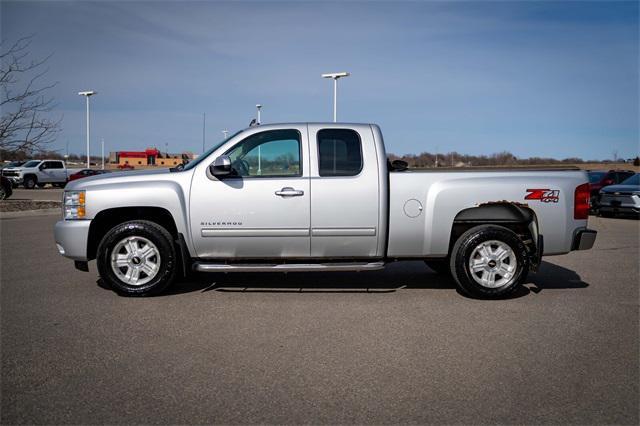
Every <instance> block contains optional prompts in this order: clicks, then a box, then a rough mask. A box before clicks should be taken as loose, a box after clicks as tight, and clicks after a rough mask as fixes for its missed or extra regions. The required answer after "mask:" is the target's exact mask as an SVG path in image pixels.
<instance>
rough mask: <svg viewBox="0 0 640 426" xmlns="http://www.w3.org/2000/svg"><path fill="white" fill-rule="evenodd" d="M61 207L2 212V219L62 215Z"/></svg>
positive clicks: (0, 217)
mask: <svg viewBox="0 0 640 426" xmlns="http://www.w3.org/2000/svg"><path fill="white" fill-rule="evenodd" d="M61 211H62V210H61V209H60V207H57V208H54V209H39V210H23V211H19V212H0V219H16V218H19V217H33V216H50V215H54V214H57V215H62V213H61Z"/></svg>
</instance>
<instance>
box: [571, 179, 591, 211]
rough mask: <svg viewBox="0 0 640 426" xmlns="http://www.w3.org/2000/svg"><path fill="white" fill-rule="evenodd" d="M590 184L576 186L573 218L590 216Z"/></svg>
mask: <svg viewBox="0 0 640 426" xmlns="http://www.w3.org/2000/svg"><path fill="white" fill-rule="evenodd" d="M590 196H591V194H590V191H589V184H588V183H583V184H582V185H579V186H578V187H576V192H575V196H574V197H573V218H574V219H588V218H589V198H590Z"/></svg>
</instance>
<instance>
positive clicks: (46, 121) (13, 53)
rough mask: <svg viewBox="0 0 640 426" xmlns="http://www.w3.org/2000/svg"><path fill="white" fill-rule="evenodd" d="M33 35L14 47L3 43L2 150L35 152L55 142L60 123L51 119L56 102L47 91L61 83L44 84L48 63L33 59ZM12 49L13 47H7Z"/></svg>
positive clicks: (0, 46)
mask: <svg viewBox="0 0 640 426" xmlns="http://www.w3.org/2000/svg"><path fill="white" fill-rule="evenodd" d="M32 39H33V36H28V37H23V38H21V39H19V40H18V41H16V42H15V43H13V44H12V45H11V46H9V45H7V44H6V42H4V41H3V42H2V43H0V62H1V65H0V109H1V110H2V117H1V118H0V150H1V151H6V152H16V151H22V152H28V153H31V152H34V151H41V150H43V149H44V148H45V147H46V145H47V144H49V143H51V142H53V141H54V140H55V137H56V134H57V133H58V131H59V130H60V121H61V119H58V120H52V119H50V118H48V115H49V114H48V113H49V112H51V110H52V109H53V107H54V106H55V105H54V101H53V99H52V98H50V97H48V96H47V95H46V92H47V91H48V90H49V89H51V88H52V87H54V86H55V85H56V84H57V83H52V84H46V83H42V82H41V81H42V80H43V77H44V76H45V74H46V73H47V72H48V71H49V69H48V68H47V67H46V62H47V60H48V59H49V57H50V56H48V57H46V58H44V59H42V60H32V59H29V58H28V57H29V53H30V52H29V46H30V45H31V41H32ZM7 46H9V47H7Z"/></svg>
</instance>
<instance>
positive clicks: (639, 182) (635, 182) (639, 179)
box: [620, 173, 640, 185]
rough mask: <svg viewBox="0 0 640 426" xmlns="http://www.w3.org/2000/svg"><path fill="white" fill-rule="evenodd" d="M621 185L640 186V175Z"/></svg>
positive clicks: (628, 179)
mask: <svg viewBox="0 0 640 426" xmlns="http://www.w3.org/2000/svg"><path fill="white" fill-rule="evenodd" d="M620 185H640V173H636V174H635V175H633V176H631V177H630V178H627V179H625V180H623V181H622V183H620Z"/></svg>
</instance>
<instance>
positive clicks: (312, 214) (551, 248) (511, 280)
mask: <svg viewBox="0 0 640 426" xmlns="http://www.w3.org/2000/svg"><path fill="white" fill-rule="evenodd" d="M587 181H588V180H587V175H586V173H585V172H582V171H579V170H577V169H576V170H557V169H555V170H535V169H533V170H532V169H510V170H504V169H490V170H478V169H454V170H441V169H434V170H405V167H404V166H403V165H402V164H399V163H394V164H390V163H389V162H388V160H387V157H386V153H385V147H384V142H383V139H382V133H381V132H380V128H379V127H378V126H376V125H374V124H342V123H293V124H272V125H260V126H255V127H250V128H248V129H245V130H243V131H241V132H238V133H236V134H234V135H232V136H231V137H229V138H228V139H226V140H224V141H222V142H220V143H219V144H217V145H215V146H214V147H212V148H211V149H210V150H209V151H207V152H206V153H204V154H202V155H201V156H200V157H198V158H197V159H196V160H195V161H193V162H191V163H190V164H188V165H187V166H186V167H183V168H174V169H163V170H153V171H140V172H124V173H113V174H110V175H103V176H97V177H91V178H87V179H81V180H78V181H74V182H70V183H69V184H68V185H67V187H66V188H65V192H64V200H63V201H64V203H63V204H64V205H63V218H62V219H63V220H61V221H59V222H58V223H57V224H56V225H55V241H56V243H57V247H58V250H59V251H60V253H61V254H62V255H64V256H66V257H69V258H71V259H73V260H75V265H76V267H77V268H78V269H81V270H84V271H88V263H87V262H88V261H89V260H92V259H96V260H97V267H98V271H99V273H100V276H101V278H102V279H103V280H104V281H105V282H106V283H108V284H109V285H111V286H112V288H113V289H114V290H116V291H117V292H119V293H122V294H125V295H149V294H155V293H158V292H161V291H162V290H164V289H165V288H167V286H169V285H170V284H171V283H172V282H173V281H174V280H175V279H176V278H177V277H179V276H183V275H186V274H188V273H189V272H190V271H193V270H195V271H199V272H225V273H226V272H249V271H251V272H256V271H258V272H298V271H369V270H376V269H381V268H383V267H384V266H385V264H387V263H389V262H394V261H398V260H418V259H419V260H424V261H425V262H426V263H427V265H429V266H430V267H431V268H432V269H434V270H436V271H439V272H441V273H447V274H451V275H452V276H453V277H454V279H455V281H456V283H457V284H458V286H459V287H460V289H461V290H462V291H463V292H465V293H466V294H468V295H471V296H473V297H484V298H490V297H502V296H504V295H506V294H507V293H509V292H511V291H513V290H514V288H516V287H517V286H518V285H520V284H521V283H522V282H523V281H524V279H525V277H526V275H527V273H528V271H529V270H535V269H536V268H537V267H538V265H539V264H540V260H541V257H542V256H543V255H555V254H562V253H567V252H569V251H571V250H584V249H589V248H591V247H592V246H593V243H594V241H595V237H596V232H595V231H593V230H590V229H587V217H588V213H589V185H588V183H587Z"/></svg>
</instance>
